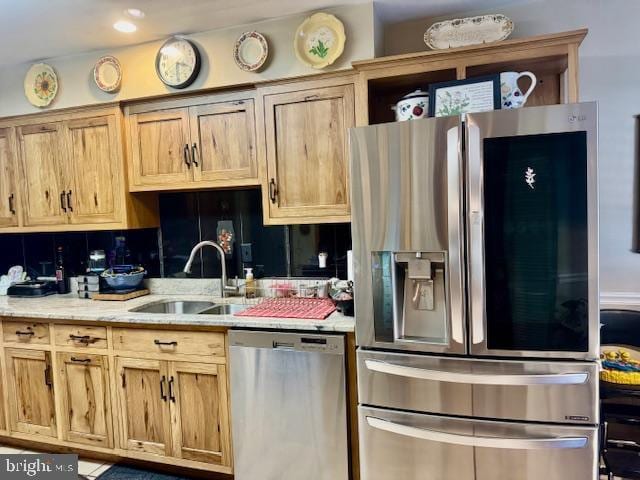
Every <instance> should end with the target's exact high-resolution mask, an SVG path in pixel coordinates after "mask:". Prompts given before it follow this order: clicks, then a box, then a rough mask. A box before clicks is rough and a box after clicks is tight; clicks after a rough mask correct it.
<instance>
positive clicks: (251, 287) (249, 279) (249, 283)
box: [244, 268, 256, 298]
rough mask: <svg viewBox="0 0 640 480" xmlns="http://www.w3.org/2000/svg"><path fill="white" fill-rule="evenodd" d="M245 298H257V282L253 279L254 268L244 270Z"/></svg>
mask: <svg viewBox="0 0 640 480" xmlns="http://www.w3.org/2000/svg"><path fill="white" fill-rule="evenodd" d="M244 280H245V282H244V296H245V298H255V296H256V281H255V280H254V278H253V268H245V269H244Z"/></svg>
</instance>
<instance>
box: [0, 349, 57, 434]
mask: <svg viewBox="0 0 640 480" xmlns="http://www.w3.org/2000/svg"><path fill="white" fill-rule="evenodd" d="M5 359H6V372H7V386H8V394H9V422H10V429H11V431H12V432H20V433H29V434H37V435H43V436H47V437H56V436H57V430H56V414H55V402H54V392H53V376H52V370H51V353H50V352H45V351H39V350H27V349H21V348H7V349H5Z"/></svg>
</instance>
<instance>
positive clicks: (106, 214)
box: [65, 115, 125, 224]
mask: <svg viewBox="0 0 640 480" xmlns="http://www.w3.org/2000/svg"><path fill="white" fill-rule="evenodd" d="M65 136H66V141H67V150H68V152H69V155H68V160H67V168H66V169H65V171H66V173H67V178H66V185H65V186H66V194H65V195H66V200H67V205H66V207H67V209H68V213H69V217H70V219H71V223H80V224H91V223H111V222H118V221H121V220H122V207H123V201H124V198H123V197H124V188H123V187H124V183H125V182H124V174H123V171H122V170H123V168H122V161H121V158H122V157H121V155H120V148H121V147H120V146H119V145H118V143H117V139H118V135H117V134H116V119H115V116H114V115H109V116H102V117H92V118H81V119H77V120H71V121H69V122H67V123H66V124H65Z"/></svg>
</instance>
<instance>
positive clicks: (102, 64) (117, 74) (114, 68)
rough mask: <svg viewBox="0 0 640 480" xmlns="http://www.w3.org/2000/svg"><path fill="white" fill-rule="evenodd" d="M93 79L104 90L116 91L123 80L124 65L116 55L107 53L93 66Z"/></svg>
mask: <svg viewBox="0 0 640 480" xmlns="http://www.w3.org/2000/svg"><path fill="white" fill-rule="evenodd" d="M93 79H94V80H95V82H96V85H97V86H98V88H99V89H100V90H102V91H104V92H110V93H112V92H116V91H117V90H118V89H119V88H120V83H121V82H122V67H121V66H120V62H119V61H118V59H117V58H116V57H112V56H111V55H106V56H104V57H102V58H100V59H99V60H98V61H97V62H96V65H95V66H94V67H93Z"/></svg>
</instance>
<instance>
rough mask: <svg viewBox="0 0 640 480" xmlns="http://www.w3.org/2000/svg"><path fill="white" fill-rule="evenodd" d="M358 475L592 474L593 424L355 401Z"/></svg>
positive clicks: (590, 479)
mask: <svg viewBox="0 0 640 480" xmlns="http://www.w3.org/2000/svg"><path fill="white" fill-rule="evenodd" d="M359 424H360V462H361V479H362V480H388V479H390V478H401V479H402V480H514V479H518V480H540V479H544V480H596V478H597V447H598V446H597V428H596V427H580V426H558V425H544V424H527V423H510V422H497V421H487V420H477V419H462V418H452V417H444V416H436V415H426V414H418V413H407V412H399V411H394V410H386V409H379V408H369V407H362V406H361V407H359Z"/></svg>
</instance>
